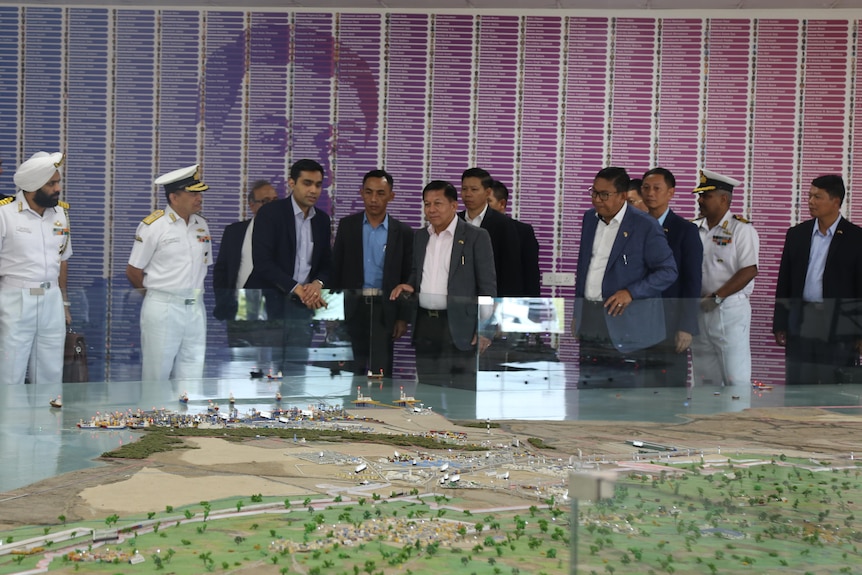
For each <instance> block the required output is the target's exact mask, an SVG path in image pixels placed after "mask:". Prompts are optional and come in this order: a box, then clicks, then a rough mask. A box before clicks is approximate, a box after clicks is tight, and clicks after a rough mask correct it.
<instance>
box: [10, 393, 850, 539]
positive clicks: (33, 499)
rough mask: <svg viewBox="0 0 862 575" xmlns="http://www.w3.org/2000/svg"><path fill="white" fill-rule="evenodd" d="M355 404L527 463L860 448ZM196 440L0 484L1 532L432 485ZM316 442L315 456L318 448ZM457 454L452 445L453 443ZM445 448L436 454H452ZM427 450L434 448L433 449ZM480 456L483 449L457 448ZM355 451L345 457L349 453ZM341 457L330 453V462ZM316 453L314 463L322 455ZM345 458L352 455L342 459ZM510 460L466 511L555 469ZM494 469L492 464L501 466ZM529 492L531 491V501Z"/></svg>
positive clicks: (268, 449) (727, 422)
mask: <svg viewBox="0 0 862 575" xmlns="http://www.w3.org/2000/svg"><path fill="white" fill-rule="evenodd" d="M362 414H363V415H365V416H367V417H372V418H375V419H378V420H381V421H382V422H383V423H381V424H376V427H377V428H378V430H379V431H380V432H390V433H419V432H423V431H428V430H449V431H460V432H465V433H467V435H468V437H469V439H470V440H471V442H474V443H481V442H487V444H488V445H489V446H510V445H512V444H513V443H515V441H516V440H517V441H520V443H521V445H522V446H524V445H525V442H526V440H527V438H540V439H542V440H543V441H544V442H545V443H546V444H547V445H548V446H550V447H552V448H553V449H542V450H537V449H533V448H529V449H530V451H532V452H533V453H534V454H535V456H536V457H534V458H533V461H536V462H538V461H545V462H551V461H552V460H556V459H562V460H564V461H565V462H567V461H569V458H570V457H572V456H574V457H575V458H577V456H578V453H579V450H580V453H581V454H582V456H583V457H584V458H592V457H593V456H598V457H599V458H602V457H604V458H605V459H606V460H607V461H614V460H616V459H628V460H630V459H632V458H633V454H634V453H635V452H636V449H635V448H634V447H632V446H631V445H630V444H628V443H626V442H628V441H631V440H642V441H649V442H653V443H658V444H664V445H672V446H676V447H677V448H680V449H692V450H704V449H705V450H714V449H716V448H717V447H721V448H722V449H724V450H728V451H733V450H743V451H747V452H760V453H764V454H781V453H783V454H785V455H787V456H804V457H809V456H814V457H817V456H819V455H822V456H836V455H837V456H845V457H846V456H848V455H849V454H850V453H851V452H855V453H862V418H860V417H857V416H852V415H845V414H842V413H840V412H837V413H836V412H831V411H826V410H821V409H814V408H780V409H765V410H746V411H743V412H739V413H732V414H723V415H712V416H694V417H692V418H691V419H690V421H688V422H686V423H681V424H654V423H633V422H613V423H605V422H580V421H577V422H541V421H504V422H501V425H502V427H501V428H498V429H490V430H486V429H485V428H474V427H459V426H457V425H455V424H453V423H451V422H448V421H447V420H445V419H444V418H442V417H441V416H439V415H436V414H431V413H427V414H415V413H411V412H409V411H408V410H395V409H363V410H362ZM187 441H188V442H189V444H190V445H191V446H193V447H195V448H196V449H182V450H177V451H173V452H169V453H162V454H157V455H154V456H152V457H151V458H149V459H146V460H142V461H130V460H120V461H112V460H110V461H107V462H106V465H104V466H101V467H98V468H93V469H87V470H83V471H76V472H73V473H68V474H64V475H61V476H58V477H55V478H52V479H49V480H45V481H41V482H39V483H36V484H33V485H29V486H27V487H24V488H21V489H17V490H14V491H10V492H6V493H0V530H6V529H11V528H14V527H20V526H22V525H51V524H56V523H58V519H57V518H58V516H60V515H64V516H65V517H66V521H68V522H70V523H71V522H73V521H77V520H84V519H102V518H104V517H107V516H109V515H111V514H117V515H119V516H120V517H124V516H129V515H133V514H143V513H146V512H151V511H156V512H159V511H163V510H164V509H165V508H166V507H167V506H173V507H181V506H183V505H187V504H196V503H199V502H200V501H203V500H206V501H216V500H219V499H223V498H228V497H231V496H251V495H255V494H261V495H264V496H269V495H274V496H283V497H291V498H295V497H298V496H303V495H313V494H321V493H326V494H331V495H336V494H338V493H352V494H358V495H361V494H362V491H363V490H367V495H368V496H370V495H371V494H372V493H373V492H374V490H375V489H376V490H377V491H378V492H380V494H381V495H382V496H388V495H389V494H390V493H391V492H392V491H395V490H399V489H410V488H411V487H412V486H416V487H418V488H419V489H420V491H431V490H434V489H436V488H437V485H436V481H430V482H429V481H426V482H425V483H419V484H417V483H416V482H415V481H413V482H410V481H404V482H400V481H392V478H391V477H389V478H388V481H386V480H385V479H386V478H384V477H377V476H375V475H374V468H375V467H376V466H375V465H374V463H373V462H375V461H378V460H381V459H383V458H387V457H391V456H392V455H393V453H394V451H395V450H400V452H401V453H403V454H410V455H411V456H412V455H413V454H415V452H416V450H415V449H410V448H400V447H399V448H393V446H391V445H381V444H366V443H352V444H333V443H325V442H319V443H303V442H298V441H293V440H290V439H273V438H264V439H256V440H250V441H247V442H245V443H235V442H228V441H225V440H222V439H218V438H194V439H188V440H187ZM320 452H325V454H326V456H325V457H324V458H322V459H321V458H319V457H318V456H319V453H320ZM454 452H455V454H457V452H458V450H457V448H454ZM455 454H453V453H450V452H449V451H448V450H445V449H444V450H441V451H440V452H439V453H437V454H436V455H437V456H439V457H440V458H441V459H445V458H450V457H453V456H455ZM432 455H434V454H432ZM466 456H468V457H473V456H475V457H482V456H483V452H478V453H475V454H467V455H466ZM351 458H353V459H351ZM339 459H340V460H339ZM336 460H339V461H336ZM321 461H323V463H321ZM351 461H353V462H351ZM355 461H369V462H370V469H369V470H368V472H367V473H365V474H363V475H362V477H365V478H366V479H368V480H369V483H370V485H366V486H363V485H360V481H359V480H358V479H359V478H358V476H356V475H355V473H354V470H355ZM539 467H540V466H539V465H536V469H535V471H530V470H526V469H518V468H517V466H510V476H509V478H508V480H503V479H501V477H500V476H499V475H496V474H495V473H493V472H492V471H491V472H489V471H486V472H482V473H475V474H471V476H470V478H469V479H470V481H472V482H476V483H479V484H481V485H483V486H484V487H486V489H471V490H459V497H463V498H466V500H467V501H468V502H470V503H468V505H469V504H472V505H475V507H476V509H487V508H493V507H505V506H510V505H516V504H519V503H520V504H527V505H529V504H530V503H531V499H530V498H529V495H528V494H525V493H524V491H523V489H518V488H517V486H524V485H547V484H549V483H553V482H557V483H559V479H558V478H554V477H549V475H548V474H547V473H542V472H540V469H539ZM499 471H500V472H501V473H502V471H503V470H502V469H500V470H499ZM532 501H533V502H534V501H535V497H534V498H533V499H532Z"/></svg>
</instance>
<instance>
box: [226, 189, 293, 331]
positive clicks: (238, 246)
mask: <svg viewBox="0 0 862 575" xmlns="http://www.w3.org/2000/svg"><path fill="white" fill-rule="evenodd" d="M277 199H278V194H277V193H276V191H275V188H274V187H272V184H270V183H269V182H268V181H267V180H257V181H256V182H255V183H254V184H252V186H251V191H250V192H249V193H248V209H249V210H250V211H251V218H250V219H248V220H243V221H240V222H234V223H232V224H230V225H229V226H228V227H226V228H225V229H224V234H223V235H222V238H221V244H219V250H218V258H217V259H216V263H215V266H213V291H214V292H215V298H216V305H215V309H213V317H215V318H216V319H221V320H225V319H226V320H232V319H235V318H236V312H237V307H238V304H237V291H236V290H238V289H243V288H244V287H245V282H246V281H248V277H249V276H250V275H251V270H252V267H253V266H252V261H251V257H252V256H251V235H252V231H253V230H254V225H253V222H254V217H255V216H256V215H257V211H258V210H259V209H260V207H261V206H262V205H264V204H268V203H269V202H272V201H275V200H277ZM245 316H246V317H245V319H246V320H250V321H253V320H257V319H259V318H260V291H258V290H248V291H247V292H245Z"/></svg>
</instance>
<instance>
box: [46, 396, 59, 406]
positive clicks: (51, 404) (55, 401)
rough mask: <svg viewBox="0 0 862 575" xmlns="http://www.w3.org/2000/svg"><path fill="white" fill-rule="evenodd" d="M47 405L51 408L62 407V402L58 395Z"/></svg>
mask: <svg viewBox="0 0 862 575" xmlns="http://www.w3.org/2000/svg"><path fill="white" fill-rule="evenodd" d="M48 405H50V406H51V407H63V400H62V399H61V398H60V396H59V395H58V396H57V397H55V398H54V399H52V400H51V401H49V402H48Z"/></svg>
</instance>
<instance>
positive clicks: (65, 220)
mask: <svg viewBox="0 0 862 575" xmlns="http://www.w3.org/2000/svg"><path fill="white" fill-rule="evenodd" d="M66 208H68V204H65V203H62V204H60V205H57V206H56V207H53V208H45V211H44V212H43V213H42V215H39V213H38V212H35V211H33V209H32V208H31V207H30V204H28V203H27V200H26V199H25V198H24V192H22V191H19V192H18V193H17V194H16V195H15V197H14V198H13V199H12V200H11V201H9V202H7V203H4V204H3V205H0V276H2V277H10V278H15V279H18V280H22V281H32V282H45V281H47V282H56V281H57V278H58V277H59V276H60V262H62V261H66V260H67V259H69V258H70V257H71V255H72V239H71V235H70V233H69V216H68V213H67V209H66Z"/></svg>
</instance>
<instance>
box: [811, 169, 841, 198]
mask: <svg viewBox="0 0 862 575" xmlns="http://www.w3.org/2000/svg"><path fill="white" fill-rule="evenodd" d="M811 185H812V186H814V187H815V188H820V189H821V190H826V193H827V194H829V197H830V198H838V205H839V206H840V205H841V204H843V203H844V194H845V193H846V192H847V190H846V189H845V188H844V179H843V178H842V177H841V176H839V175H837V174H827V175H825V176H818V177H816V178H814V179H813V180H811Z"/></svg>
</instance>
